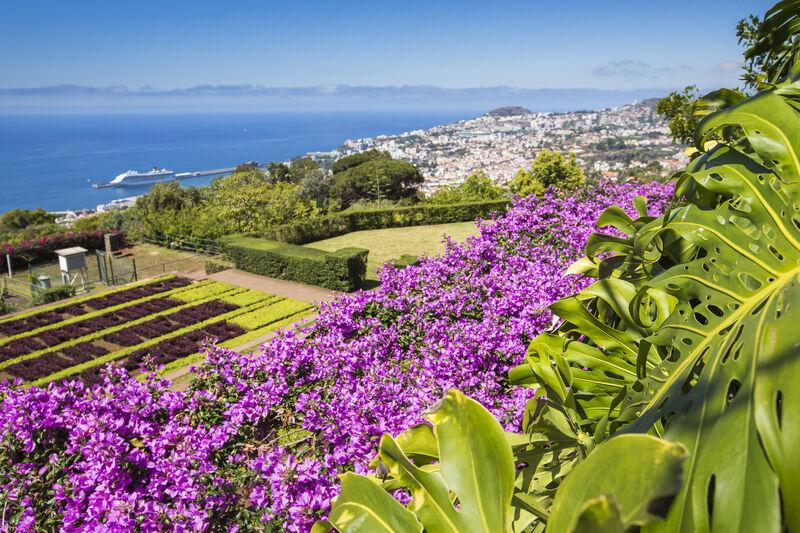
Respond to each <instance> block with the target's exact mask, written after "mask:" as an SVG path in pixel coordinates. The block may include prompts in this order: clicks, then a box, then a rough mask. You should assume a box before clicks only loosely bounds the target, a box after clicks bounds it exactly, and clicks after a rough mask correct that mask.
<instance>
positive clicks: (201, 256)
mask: <svg viewBox="0 0 800 533" xmlns="http://www.w3.org/2000/svg"><path fill="white" fill-rule="evenodd" d="M143 241H144V242H145V243H148V244H152V245H156V246H159V247H163V248H166V249H170V250H177V251H178V253H172V252H169V253H170V254H172V255H173V256H175V255H180V256H181V257H177V258H175V259H167V258H164V259H166V260H161V261H158V260H157V261H155V262H154V260H153V259H154V258H153V257H151V255H152V254H147V253H144V252H143V253H141V254H139V255H137V254H132V255H123V256H120V255H119V254H116V253H114V254H106V253H105V252H104V251H102V250H97V251H95V252H94V253H89V254H88V255H87V257H86V268H85V269H83V270H82V271H81V272H80V273H78V274H75V273H73V274H71V275H70V277H69V279H65V278H64V276H63V274H62V272H61V270H60V265H59V263H58V262H57V261H50V262H47V263H40V264H36V265H29V266H28V268H27V269H19V270H16V271H15V272H14V273H13V276H9V275H4V276H2V278H0V279H1V280H2V281H0V314H3V313H6V312H11V311H15V310H21V309H27V308H29V307H31V306H33V305H37V303H39V300H40V298H39V296H41V294H42V293H43V292H47V291H51V290H57V289H60V288H63V287H66V286H69V287H70V289H71V292H72V293H75V294H82V293H88V292H92V291H95V290H98V289H101V288H102V287H110V286H116V285H123V284H126V283H131V282H133V281H137V280H140V279H147V278H154V277H158V276H163V275H167V274H182V275H190V276H191V275H194V274H197V275H203V274H204V273H205V267H206V263H207V262H209V261H211V262H220V263H221V262H225V261H224V250H223V248H222V246H221V245H220V244H219V243H218V242H217V241H214V240H210V239H201V238H196V237H182V236H174V235H164V234H161V235H152V236H149V237H147V238H145V239H143Z"/></svg>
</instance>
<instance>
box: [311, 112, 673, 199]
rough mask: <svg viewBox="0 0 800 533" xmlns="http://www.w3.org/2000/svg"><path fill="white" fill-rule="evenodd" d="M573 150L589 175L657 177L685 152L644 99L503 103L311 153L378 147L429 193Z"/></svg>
mask: <svg viewBox="0 0 800 533" xmlns="http://www.w3.org/2000/svg"><path fill="white" fill-rule="evenodd" d="M543 148H548V149H550V150H554V151H559V152H562V153H564V154H565V155H566V154H567V153H569V152H572V153H574V154H575V155H576V158H577V162H578V164H580V165H581V166H582V167H583V169H584V172H586V174H587V176H589V177H590V178H595V179H598V178H606V179H610V180H613V181H617V180H622V179H626V178H629V177H633V176H636V177H640V178H646V179H659V178H665V177H667V176H669V175H670V174H671V173H672V172H674V171H675V170H677V169H679V168H681V167H683V166H684V165H685V164H686V163H687V162H688V158H687V157H686V156H685V155H684V153H683V149H682V147H680V146H679V145H678V144H676V143H675V141H673V139H672V137H670V135H669V128H668V127H667V124H666V122H665V121H664V119H663V118H662V117H660V116H659V115H657V114H656V112H655V101H654V100H648V101H644V102H637V103H633V104H631V105H627V106H622V107H618V108H613V109H601V110H596V111H575V112H568V113H532V112H530V111H528V110H526V109H524V108H520V107H505V108H499V109H496V110H494V111H490V112H489V113H486V114H485V115H482V116H479V117H477V118H474V119H471V120H462V121H459V122H455V123H452V124H445V125H442V126H436V127H434V128H431V129H428V130H417V131H411V132H408V133H403V134H400V135H392V136H384V135H380V136H377V137H372V138H367V139H355V140H348V141H346V142H345V143H344V144H343V145H342V146H341V147H340V148H339V149H337V150H336V151H333V152H328V153H317V154H312V155H314V156H316V157H317V158H319V159H322V160H325V159H330V160H333V159H336V158H339V157H342V156H345V155H350V154H353V153H358V152H362V151H364V150H370V149H378V150H383V151H386V152H389V154H390V155H391V156H392V157H394V158H395V159H402V160H405V161H409V162H410V163H413V164H414V165H416V166H417V167H418V168H419V169H420V172H421V173H422V175H423V176H424V177H425V183H424V184H423V186H422V189H423V190H424V191H425V192H432V191H434V190H436V189H437V188H439V187H442V186H444V185H452V184H455V183H459V182H461V181H463V180H464V178H465V177H466V176H468V175H470V174H472V173H474V172H484V173H486V174H487V175H488V176H489V177H490V178H492V179H493V180H494V181H495V182H496V183H501V184H504V183H507V182H509V181H510V180H511V179H512V178H513V177H514V174H516V173H517V172H518V171H519V169H520V168H526V167H528V166H530V164H531V161H533V159H534V157H535V156H536V153H537V152H538V151H539V150H541V149H543Z"/></svg>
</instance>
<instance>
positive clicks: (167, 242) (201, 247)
mask: <svg viewBox="0 0 800 533" xmlns="http://www.w3.org/2000/svg"><path fill="white" fill-rule="evenodd" d="M143 240H144V242H146V243H149V244H155V245H157V246H163V247H164V248H172V249H173V250H183V251H184V252H192V253H196V254H202V255H222V254H223V253H224V250H223V248H222V246H221V245H220V243H219V242H218V241H215V240H212V239H201V238H200V237H183V236H180V235H166V234H163V233H161V234H153V235H149V236H147V237H145V238H144V239H143Z"/></svg>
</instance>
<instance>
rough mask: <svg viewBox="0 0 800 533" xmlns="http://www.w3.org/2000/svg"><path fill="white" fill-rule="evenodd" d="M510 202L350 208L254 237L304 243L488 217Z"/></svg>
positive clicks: (270, 230)
mask: <svg viewBox="0 0 800 533" xmlns="http://www.w3.org/2000/svg"><path fill="white" fill-rule="evenodd" d="M510 204H511V201H510V200H490V201H485V202H468V203H463V204H447V205H429V204H422V205H415V206H410V207H395V208H391V209H371V210H366V211H350V212H343V213H336V214H333V215H328V216H324V217H318V218H312V219H307V220H301V221H298V222H293V223H290V224H283V225H280V226H275V227H274V228H271V229H269V230H267V231H265V232H262V233H259V234H258V237H263V238H264V239H269V240H271V241H279V242H283V243H290V244H307V243H310V242H316V241H321V240H324V239H330V238H331V237H338V236H339V235H344V234H345V233H350V232H353V231H361V230H370V229H383V228H396V227H404V226H425V225H428V224H449V223H451V222H468V221H470V220H475V219H476V218H488V217H489V216H490V215H491V214H492V213H496V212H501V213H502V212H505V211H506V209H508V206H509V205H510Z"/></svg>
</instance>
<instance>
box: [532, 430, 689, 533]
mask: <svg viewBox="0 0 800 533" xmlns="http://www.w3.org/2000/svg"><path fill="white" fill-rule="evenodd" d="M686 456H687V452H686V448H684V447H683V446H681V445H680V444H673V443H671V442H668V441H665V440H662V439H658V438H655V437H651V436H648V435H622V436H619V437H613V438H611V439H609V440H608V441H606V442H604V443H603V444H601V445H599V446H598V447H597V448H596V449H595V450H594V451H593V452H592V453H591V454H590V455H589V456H588V457H587V458H586V459H585V460H584V461H583V462H581V463H580V464H579V465H578V466H576V467H575V468H574V469H573V470H572V472H571V473H570V474H569V475H568V476H567V477H566V478H565V479H564V481H563V482H562V483H561V486H560V487H559V488H558V492H557V493H556V498H555V501H554V502H553V507H552V512H551V514H550V518H549V520H548V521H547V531H554V532H556V531H564V532H569V531H594V530H595V529H591V527H598V528H600V529H599V530H600V531H625V530H626V529H627V528H629V527H631V526H641V525H644V524H647V523H650V522H653V521H655V520H659V519H660V518H661V517H662V516H663V514H664V512H665V511H666V509H665V507H667V506H668V503H669V501H670V499H671V498H672V497H673V496H674V495H675V494H676V493H677V492H678V491H679V490H680V488H681V482H682V467H683V462H684V461H685V460H686ZM620 524H621V525H622V526H623V528H621V529H619V528H616V529H615V527H616V526H617V525H620Z"/></svg>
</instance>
